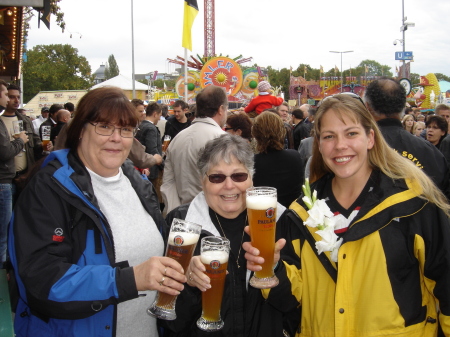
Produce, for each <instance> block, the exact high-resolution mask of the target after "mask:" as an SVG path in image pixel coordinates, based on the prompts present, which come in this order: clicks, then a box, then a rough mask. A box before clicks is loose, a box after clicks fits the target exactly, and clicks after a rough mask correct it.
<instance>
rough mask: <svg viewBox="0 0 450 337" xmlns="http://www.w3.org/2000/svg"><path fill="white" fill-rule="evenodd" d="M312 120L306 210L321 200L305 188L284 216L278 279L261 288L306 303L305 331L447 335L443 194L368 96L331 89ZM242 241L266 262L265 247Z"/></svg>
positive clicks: (255, 259) (449, 258) (449, 311)
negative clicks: (379, 118) (397, 142)
mask: <svg viewBox="0 0 450 337" xmlns="http://www.w3.org/2000/svg"><path fill="white" fill-rule="evenodd" d="M314 128H315V134H316V136H315V139H314V146H313V156H312V163H311V180H312V181H314V183H313V184H312V185H311V189H310V191H311V193H308V190H306V194H307V196H310V194H312V191H316V193H317V195H316V197H317V200H318V201H315V203H317V205H321V206H320V207H318V206H317V205H315V206H314V207H313V208H314V211H315V212H314V211H309V213H308V209H309V208H310V206H311V203H312V201H313V200H311V199H310V200H308V199H307V198H304V195H301V196H300V198H299V199H297V201H296V202H294V203H292V205H291V206H290V210H289V211H288V212H286V213H285V214H284V215H283V216H282V217H281V219H280V220H279V221H278V222H277V232H278V233H277V235H278V237H281V238H283V239H280V240H279V241H278V242H277V244H276V248H275V263H276V268H275V271H276V275H277V277H278V278H279V279H280V284H279V285H278V286H277V287H276V288H273V289H272V290H270V291H267V290H264V291H263V294H264V296H265V297H266V298H267V301H268V303H269V304H271V305H273V306H275V307H278V306H282V307H283V308H285V309H288V308H290V307H291V306H293V307H295V306H296V305H297V306H298V305H301V307H302V313H301V325H300V327H301V328H300V327H299V331H300V332H299V333H298V334H297V336H311V337H312V336H314V337H325V336H355V337H359V336H360V337H362V336H396V337H407V336H408V337H419V336H437V333H438V330H439V329H440V328H442V330H443V332H444V335H445V336H449V335H450V292H449V291H448V285H449V284H450V251H449V250H448V249H447V248H446V247H449V246H450V226H449V219H448V215H449V213H450V206H449V204H448V203H447V202H446V199H445V197H444V196H443V194H442V193H441V192H440V191H439V189H438V188H436V186H435V185H434V184H433V182H432V181H431V180H430V179H429V178H428V177H427V176H426V175H425V174H424V173H423V172H422V171H421V170H420V169H418V168H417V167H415V166H414V164H413V163H412V162H411V161H409V160H406V159H405V158H403V157H402V156H399V155H398V154H397V153H396V152H395V151H394V150H392V149H391V148H390V147H389V146H388V145H387V143H386V142H385V140H384V138H383V137H382V135H381V133H380V131H379V129H378V127H377V125H376V123H375V120H374V119H373V117H372V116H371V114H370V113H369V111H367V109H366V107H365V106H364V104H363V103H362V102H361V101H360V100H358V99H355V98H353V97H350V96H348V95H342V94H340V95H336V96H333V97H330V98H327V99H325V100H324V101H323V103H322V104H321V106H320V107H319V110H318V112H317V114H316V119H315V125H314ZM308 204H309V206H308ZM310 214H311V216H310ZM325 217H326V218H327V219H328V220H327V221H324V220H323V219H324V218H325ZM314 224H315V225H316V226H317V225H319V226H320V230H319V228H317V227H313V225H314ZM243 247H244V249H245V250H246V251H247V253H246V258H247V261H248V262H247V268H248V269H250V270H252V271H257V270H260V268H261V267H260V264H261V263H262V262H263V259H262V258H261V257H259V256H258V254H259V252H258V250H257V249H256V248H253V247H252V246H251V243H250V242H246V243H245V244H244V246H243ZM283 247H284V248H283ZM282 248H283V249H282ZM318 248H320V251H319V250H318ZM280 249H282V250H281V252H280ZM280 253H281V254H280ZM280 255H281V258H280ZM338 266H339V268H338ZM438 304H439V305H438ZM438 307H439V310H437V308H438Z"/></svg>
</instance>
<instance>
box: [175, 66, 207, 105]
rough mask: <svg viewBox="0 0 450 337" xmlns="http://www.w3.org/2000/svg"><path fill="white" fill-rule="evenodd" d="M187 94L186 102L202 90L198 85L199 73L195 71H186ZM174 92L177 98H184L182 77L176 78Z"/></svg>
mask: <svg viewBox="0 0 450 337" xmlns="http://www.w3.org/2000/svg"><path fill="white" fill-rule="evenodd" d="M187 89H188V94H187V100H186V101H187V102H189V101H190V100H193V99H194V98H195V97H196V96H197V94H198V93H199V92H200V90H202V86H201V85H200V72H199V71H196V70H189V71H188V85H187ZM175 91H176V92H177V94H178V96H180V97H185V95H184V75H181V76H179V77H178V79H177V82H176V84H175Z"/></svg>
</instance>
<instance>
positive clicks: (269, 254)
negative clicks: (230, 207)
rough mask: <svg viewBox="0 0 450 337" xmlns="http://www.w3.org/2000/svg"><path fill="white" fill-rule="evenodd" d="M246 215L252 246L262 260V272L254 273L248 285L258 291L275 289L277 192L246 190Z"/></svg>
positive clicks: (255, 189)
mask: <svg viewBox="0 0 450 337" xmlns="http://www.w3.org/2000/svg"><path fill="white" fill-rule="evenodd" d="M247 214H248V223H249V226H250V237H251V241H252V246H253V247H255V248H257V249H258V250H259V252H260V256H261V257H263V258H264V264H263V265H262V270H260V271H257V272H255V274H254V276H253V277H252V278H251V279H250V285H251V286H252V287H254V288H258V289H268V288H273V287H275V286H276V285H277V284H278V282H279V280H278V278H277V277H276V276H275V274H274V272H273V254H274V251H275V229H276V221H277V190H276V188H273V187H250V188H249V189H247Z"/></svg>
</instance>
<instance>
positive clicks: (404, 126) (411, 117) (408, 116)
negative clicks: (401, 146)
mask: <svg viewBox="0 0 450 337" xmlns="http://www.w3.org/2000/svg"><path fill="white" fill-rule="evenodd" d="M409 118H410V119H412V121H413V125H412V126H411V130H410V131H408V129H406V121H407V120H408V119H409ZM415 125H416V120H415V119H414V116H413V115H405V116H404V117H403V119H402V126H403V129H405V130H406V131H408V132H409V133H411V134H414V131H413V129H414V126H415Z"/></svg>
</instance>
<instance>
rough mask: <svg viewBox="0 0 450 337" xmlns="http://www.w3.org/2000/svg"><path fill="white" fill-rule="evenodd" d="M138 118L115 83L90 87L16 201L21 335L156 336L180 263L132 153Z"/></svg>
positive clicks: (12, 241)
mask: <svg viewBox="0 0 450 337" xmlns="http://www.w3.org/2000/svg"><path fill="white" fill-rule="evenodd" d="M138 121H139V116H138V115H137V113H136V111H135V108H134V107H133V105H132V104H131V103H130V102H129V100H128V98H127V97H126V96H125V95H124V93H123V91H122V90H120V89H118V88H112V87H104V88H99V89H94V90H92V91H90V92H88V93H87V94H86V95H85V96H83V98H82V99H81V100H80V102H79V105H78V109H77V113H76V115H75V118H74V119H73V121H72V123H71V125H70V127H69V129H68V133H67V141H66V145H67V149H64V150H60V151H55V152H52V153H51V154H50V155H49V156H48V158H47V160H46V162H45V163H44V164H43V167H42V168H41V170H40V171H38V172H37V174H36V175H35V176H34V177H33V178H32V180H31V181H30V182H29V183H28V185H27V186H26V188H25V189H24V191H23V192H22V194H21V195H20V198H19V200H18V201H17V204H16V208H15V211H14V215H13V218H12V222H11V226H10V232H9V252H10V256H11V261H12V263H13V265H14V269H15V275H16V278H17V281H18V285H19V294H20V298H19V303H18V306H17V315H16V316H15V332H16V334H17V336H21V337H22V336H128V335H133V336H144V335H148V336H156V335H157V334H158V332H157V327H156V319H154V318H152V317H149V316H148V315H147V314H146V309H147V307H148V306H149V305H150V304H151V303H152V301H153V298H154V296H155V292H154V291H153V292H152V291H150V290H158V291H161V292H165V293H168V294H171V295H177V294H179V292H180V291H181V290H182V289H183V285H182V282H185V281H186V277H185V276H184V271H183V269H182V267H181V266H180V265H179V264H178V263H177V262H176V261H174V260H173V259H170V258H167V257H162V255H163V253H164V239H163V236H162V235H161V233H164V232H166V231H167V228H166V226H165V222H164V219H163V218H162V215H161V213H160V211H159V203H158V201H157V198H156V195H155V194H154V193H153V192H152V188H151V184H150V183H149V182H148V180H146V179H144V178H143V177H141V176H140V175H139V174H138V173H137V171H136V170H135V169H134V167H133V164H132V163H131V162H130V161H127V160H126V159H127V156H128V153H129V151H130V148H131V146H132V143H133V137H134V135H135V133H136V127H137V124H138Z"/></svg>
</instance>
